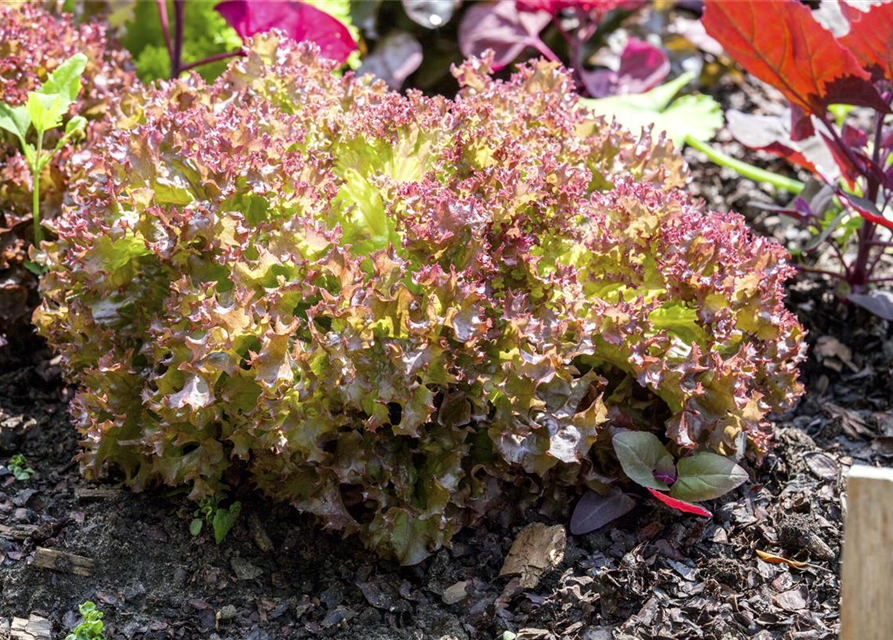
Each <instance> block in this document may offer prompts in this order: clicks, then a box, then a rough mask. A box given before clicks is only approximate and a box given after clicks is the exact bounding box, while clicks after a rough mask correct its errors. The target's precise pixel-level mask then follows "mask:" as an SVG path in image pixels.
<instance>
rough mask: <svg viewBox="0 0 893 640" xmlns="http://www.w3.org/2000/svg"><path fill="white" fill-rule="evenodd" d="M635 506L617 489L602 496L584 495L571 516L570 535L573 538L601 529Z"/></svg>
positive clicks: (631, 499)
mask: <svg viewBox="0 0 893 640" xmlns="http://www.w3.org/2000/svg"><path fill="white" fill-rule="evenodd" d="M635 506H636V501H635V500H633V498H631V497H630V496H628V495H627V494H625V493H623V491H621V490H620V489H618V488H616V487H615V488H614V489H612V490H611V491H610V492H609V493H608V495H606V496H603V495H601V494H598V493H596V492H595V491H589V492H588V493H586V494H585V495H584V496H583V497H582V498H580V501H579V502H578V503H577V506H576V507H575V508H574V514H573V515H572V516H571V526H570V529H571V533H572V534H574V535H575V536H579V535H583V534H584V533H589V532H590V531H595V530H596V529H601V528H602V527H604V526H605V525H606V524H608V523H610V522H613V521H614V520H616V519H617V518H619V517H620V516H623V515H626V514H627V513H629V512H630V511H632V509H633V507H635Z"/></svg>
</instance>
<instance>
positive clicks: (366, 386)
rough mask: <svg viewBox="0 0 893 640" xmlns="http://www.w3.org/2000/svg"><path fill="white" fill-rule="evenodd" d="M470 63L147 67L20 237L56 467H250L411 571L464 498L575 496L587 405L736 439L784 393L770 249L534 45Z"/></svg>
mask: <svg viewBox="0 0 893 640" xmlns="http://www.w3.org/2000/svg"><path fill="white" fill-rule="evenodd" d="M491 62H492V58H490V59H487V58H484V59H472V60H470V61H468V62H466V63H464V64H463V65H462V66H461V67H459V68H457V69H455V70H454V73H455V75H456V77H457V79H458V80H459V82H460V85H461V86H462V89H461V91H460V94H459V95H458V97H457V98H456V99H455V100H453V101H451V100H447V99H444V98H440V97H435V98H428V97H424V96H422V95H421V94H419V93H418V92H412V91H411V92H409V94H408V95H406V96H401V95H400V94H398V93H395V92H392V91H390V90H388V89H387V87H386V86H385V85H384V84H383V83H382V82H376V83H373V82H372V81H371V80H370V79H368V78H367V79H362V78H360V79H358V78H355V77H354V76H353V75H352V74H350V73H348V74H345V76H344V77H342V78H339V77H335V76H333V75H332V73H331V71H332V69H333V68H334V63H329V62H326V61H322V60H320V59H319V55H318V50H317V49H315V48H314V47H313V46H312V45H308V44H301V45H296V44H294V43H289V42H286V41H284V40H283V41H280V37H279V36H277V35H275V34H266V35H264V36H258V37H257V38H255V39H254V40H253V41H252V42H251V43H250V44H249V46H248V50H247V57H245V58H242V59H239V60H237V61H235V62H233V63H232V65H231V66H230V68H229V70H228V71H227V72H226V73H224V74H223V75H222V76H221V77H220V78H219V79H218V80H217V81H216V82H215V83H214V84H213V85H206V84H205V83H204V81H202V80H201V78H199V77H197V76H195V75H193V76H192V77H190V78H188V79H184V80H182V81H180V82H178V83H173V84H170V85H168V86H166V87H163V88H160V89H153V90H149V91H148V93H147V94H146V95H145V97H144V100H143V102H142V106H140V107H139V108H138V109H137V110H136V111H134V113H133V114H132V115H131V119H130V121H129V122H126V123H124V124H123V127H124V128H122V129H120V130H119V131H116V132H115V133H114V134H113V135H112V136H111V137H110V138H109V139H108V141H107V142H106V143H105V145H104V148H103V149H102V150H101V151H100V152H98V153H97V154H94V157H93V160H92V163H93V164H92V166H91V167H90V170H89V175H88V176H87V177H85V179H83V180H82V181H81V182H80V183H79V184H78V186H77V189H76V190H75V192H74V197H73V204H72V205H71V206H70V207H68V208H67V210H66V212H65V214H64V215H63V216H61V217H59V218H56V219H55V220H54V221H53V222H52V224H53V226H54V227H55V231H56V233H57V234H58V241H56V242H55V243H50V244H46V245H45V247H46V254H45V256H44V257H43V261H44V263H45V265H46V268H47V269H48V272H47V274H46V276H45V277H44V279H43V285H42V286H43V293H44V295H45V301H44V303H43V305H42V306H41V307H40V309H39V310H38V312H37V314H36V316H35V320H36V322H37V324H38V326H39V329H40V331H41V332H42V334H43V335H45V336H46V337H47V338H48V339H49V341H50V342H51V344H52V345H53V346H54V347H55V348H56V349H57V350H58V351H59V352H60V353H61V354H62V362H63V366H64V368H65V371H66V372H67V375H68V376H69V378H70V379H71V380H72V381H76V382H77V383H78V384H79V390H78V392H77V396H76V398H75V399H74V401H73V403H72V412H73V416H74V418H75V421H76V424H77V428H78V429H79V431H80V434H81V437H82V445H83V453H82V454H81V455H80V461H81V464H82V465H83V469H84V470H85V472H86V473H87V474H88V475H91V476H95V475H96V474H97V473H98V472H99V470H100V469H101V467H102V465H103V464H104V463H113V464H114V465H116V466H117V467H118V468H120V469H121V470H122V471H123V473H124V474H125V476H126V479H127V481H128V483H129V484H131V485H132V486H134V487H135V488H137V489H139V488H142V487H144V486H146V485H147V484H149V483H164V484H167V485H174V486H181V485H185V486H188V487H190V488H191V496H192V497H193V498H194V499H201V498H203V497H206V496H209V495H214V494H216V493H219V492H220V491H222V490H225V489H227V488H228V487H232V486H234V485H235V484H242V485H245V484H251V485H253V486H255V487H256V488H257V489H258V490H260V491H261V492H263V493H264V494H266V495H268V496H272V497H274V498H276V499H279V500H282V501H287V502H289V503H291V504H293V505H295V506H296V507H297V508H298V509H301V510H303V511H305V512H310V513H312V514H315V515H316V516H318V517H319V519H320V521H321V522H322V523H323V524H324V525H325V526H326V527H329V528H332V529H338V530H344V531H345V532H355V533H359V534H360V535H361V536H362V539H363V540H364V541H365V543H366V544H367V545H368V546H370V547H371V548H374V549H375V550H377V551H378V552H379V553H381V554H382V555H385V556H388V557H393V558H396V559H397V560H399V561H400V562H402V563H404V564H411V563H416V562H419V561H420V560H422V559H423V558H424V557H426V556H427V555H428V554H429V553H431V552H432V551H434V550H436V549H437V548H439V547H440V546H442V545H444V544H446V543H447V542H448V541H449V540H450V538H451V536H452V535H453V534H454V533H455V532H456V531H457V530H459V529H460V528H461V527H463V526H467V525H469V524H472V523H474V522H475V521H476V520H478V519H479V518H480V517H482V515H483V514H485V513H487V512H488V511H489V510H491V509H495V508H500V507H505V508H509V507H512V506H517V505H524V504H530V503H531V501H532V500H534V499H535V498H536V497H537V496H544V495H549V496H561V495H565V496H566V495H569V493H570V492H572V491H579V490H580V489H581V488H583V487H589V488H592V489H596V490H600V491H605V490H607V489H608V488H609V486H610V485H611V484H612V483H615V482H618V481H620V480H621V479H623V475H622V473H621V471H620V467H619V466H618V464H617V459H616V457H615V456H614V454H613V449H612V444H611V434H612V432H613V431H614V430H615V429H617V428H623V429H635V430H644V431H652V432H656V433H657V434H658V435H659V436H660V437H661V438H662V439H663V440H665V441H667V443H668V447H669V449H670V450H671V451H672V452H673V454H674V455H677V456H682V455H685V454H686V453H688V452H690V451H693V450H712V451H714V452H718V453H721V454H724V455H736V454H737V455H739V456H743V455H747V456H750V457H753V458H759V457H760V456H761V455H763V454H764V453H765V451H766V449H767V446H768V440H769V436H770V430H769V428H768V424H767V422H766V421H765V415H766V414H767V412H769V411H770V410H772V409H778V408H781V407H784V406H786V405H787V404H789V403H790V402H791V401H792V400H793V399H795V398H796V397H797V396H798V394H799V393H800V386H799V384H798V382H797V363H798V361H799V359H800V358H801V356H802V347H801V342H802V340H801V338H802V329H801V327H800V326H799V325H798V324H797V322H796V321H795V319H794V317H793V316H792V315H791V314H790V313H789V312H788V311H786V310H785V308H784V306H783V304H782V293H783V290H782V285H783V281H784V280H785V279H786V278H787V277H789V276H790V274H791V269H790V267H789V266H788V265H787V264H786V263H785V260H784V257H785V256H784V252H783V250H782V249H781V248H780V247H778V246H777V245H775V244H773V243H772V242H770V241H768V240H766V239H762V238H755V237H753V236H752V235H751V233H750V232H749V231H748V229H747V227H746V225H745V223H744V221H743V219H742V218H740V217H739V216H737V215H734V214H719V213H707V212H704V211H702V210H701V209H699V208H698V207H697V206H695V205H694V204H692V202H690V201H689V199H688V197H687V196H686V195H685V193H684V192H683V191H681V190H679V189H678V187H680V186H682V185H683V184H684V182H685V180H686V177H687V175H686V171H685V168H684V164H683V162H682V160H681V158H680V156H679V155H678V153H676V152H675V151H674V150H673V148H672V145H671V144H670V143H669V142H666V141H664V140H663V139H662V138H660V137H657V136H656V137H655V141H652V138H651V136H650V135H648V134H647V133H646V134H645V135H644V136H642V137H634V136H632V135H630V134H629V133H627V132H624V131H622V130H621V129H620V128H619V127H618V126H615V125H611V124H608V123H605V122H604V121H603V120H601V119H598V118H596V117H594V116H592V115H591V114H589V113H588V112H587V111H586V110H585V109H582V108H580V107H579V106H578V104H577V98H576V96H575V93H574V92H573V86H572V81H571V79H570V78H569V76H568V75H567V74H566V73H565V72H564V71H562V70H561V69H559V68H558V67H557V65H556V64H554V63H551V62H546V61H540V62H536V63H532V64H529V65H526V66H524V67H522V68H521V69H520V70H519V71H518V73H517V74H515V75H514V76H513V77H512V78H511V80H509V81H505V82H503V81H497V80H494V79H492V78H491V77H490V75H489V71H490V63H491ZM518 496H521V497H518Z"/></svg>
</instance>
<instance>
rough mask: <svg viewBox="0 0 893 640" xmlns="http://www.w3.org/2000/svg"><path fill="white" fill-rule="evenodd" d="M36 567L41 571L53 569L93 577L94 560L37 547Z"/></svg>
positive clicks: (35, 555) (35, 553) (35, 554)
mask: <svg viewBox="0 0 893 640" xmlns="http://www.w3.org/2000/svg"><path fill="white" fill-rule="evenodd" d="M34 566H36V567H40V568H41V569H53V570H55V571H62V572H64V573H73V574H74V575H76V576H92V575H93V558H87V557H85V556H77V555H75V554H73V553H67V552H65V551H56V550H55V549H45V548H44V547H37V550H36V551H35V552H34Z"/></svg>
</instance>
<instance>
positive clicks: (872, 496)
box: [840, 466, 893, 640]
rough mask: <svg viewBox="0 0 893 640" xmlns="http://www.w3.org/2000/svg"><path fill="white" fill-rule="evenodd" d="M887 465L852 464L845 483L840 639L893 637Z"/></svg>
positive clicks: (891, 504)
mask: <svg viewBox="0 0 893 640" xmlns="http://www.w3.org/2000/svg"><path fill="white" fill-rule="evenodd" d="M891 594H893V469H877V468H875V467H868V466H855V467H853V468H852V469H850V473H849V482H848V485H847V515H846V527H845V529H844V544H843V589H842V590H841V598H840V599H841V614H840V615H841V621H840V640H890V638H893V600H891Z"/></svg>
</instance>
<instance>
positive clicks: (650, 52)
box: [582, 38, 670, 98]
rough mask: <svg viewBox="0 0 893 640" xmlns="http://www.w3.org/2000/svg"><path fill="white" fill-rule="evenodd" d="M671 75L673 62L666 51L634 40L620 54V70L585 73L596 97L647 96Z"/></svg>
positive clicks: (630, 40)
mask: <svg viewBox="0 0 893 640" xmlns="http://www.w3.org/2000/svg"><path fill="white" fill-rule="evenodd" d="M668 73H670V60H669V58H668V57H667V54H666V53H665V52H664V51H663V49H661V48H659V47H655V46H654V45H653V44H650V43H648V42H645V41H644V40H637V39H636V38H630V39H629V41H628V42H627V43H626V47H625V48H624V49H623V53H622V54H621V55H620V66H619V67H618V68H617V70H616V71H611V70H604V69H600V70H598V71H584V72H583V74H582V75H583V83H584V84H585V85H586V90H587V91H588V92H589V95H591V96H592V97H593V98H605V97H607V96H614V95H624V94H630V93H643V92H645V91H648V90H649V89H653V88H654V87H656V86H657V85H659V84H660V83H661V82H662V81H663V79H664V78H666V77H667V74H668Z"/></svg>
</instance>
